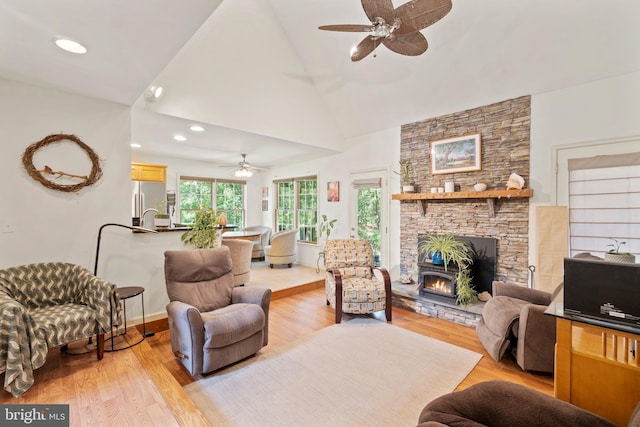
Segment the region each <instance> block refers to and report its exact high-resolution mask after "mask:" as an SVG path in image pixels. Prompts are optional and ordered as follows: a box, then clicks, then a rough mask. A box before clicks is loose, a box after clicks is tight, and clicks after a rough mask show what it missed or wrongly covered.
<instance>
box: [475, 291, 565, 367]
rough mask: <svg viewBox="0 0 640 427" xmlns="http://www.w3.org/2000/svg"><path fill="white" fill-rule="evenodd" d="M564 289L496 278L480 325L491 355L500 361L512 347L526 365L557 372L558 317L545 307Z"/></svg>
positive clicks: (524, 365)
mask: <svg viewBox="0 0 640 427" xmlns="http://www.w3.org/2000/svg"><path fill="white" fill-rule="evenodd" d="M561 289H562V285H559V286H558V287H557V288H556V289H555V290H554V291H553V292H552V293H551V292H544V291H540V290H536V289H530V288H526V287H524V286H519V285H513V284H510V283H505V282H499V281H494V282H493V298H491V299H490V300H489V301H487V303H486V304H485V306H484V308H483V309H482V318H481V319H480V321H479V322H478V325H477V326H476V333H477V334H478V338H479V339H480V342H481V343H482V345H483V346H484V348H485V349H486V350H487V352H488V353H489V355H490V356H491V357H492V358H493V359H494V360H495V361H500V359H502V357H503V356H504V354H505V353H506V351H507V350H508V349H510V348H511V349H512V351H513V353H514V356H515V358H516V362H517V363H518V365H519V366H520V367H521V368H522V369H524V370H526V371H537V372H553V360H554V350H555V344H556V319H555V317H553V316H548V315H546V314H544V311H545V310H546V309H547V307H548V306H549V304H550V303H551V300H552V299H553V298H554V297H555V296H556V294H557V293H558V292H560V290H561Z"/></svg>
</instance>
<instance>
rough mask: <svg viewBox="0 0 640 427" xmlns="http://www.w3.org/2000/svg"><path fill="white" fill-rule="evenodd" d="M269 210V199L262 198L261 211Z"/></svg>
mask: <svg viewBox="0 0 640 427" xmlns="http://www.w3.org/2000/svg"><path fill="white" fill-rule="evenodd" d="M268 210H269V201H268V200H263V201H262V212H266V211H268Z"/></svg>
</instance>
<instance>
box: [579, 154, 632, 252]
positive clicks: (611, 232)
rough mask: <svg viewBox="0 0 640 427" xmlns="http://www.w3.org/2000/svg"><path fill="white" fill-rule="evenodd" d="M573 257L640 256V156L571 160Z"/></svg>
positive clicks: (629, 155) (627, 155) (625, 155)
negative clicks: (615, 247)
mask: <svg viewBox="0 0 640 427" xmlns="http://www.w3.org/2000/svg"><path fill="white" fill-rule="evenodd" d="M569 222H570V235H571V240H570V246H571V255H572V256H573V255H575V254H576V253H580V252H591V253H592V254H594V255H598V256H603V254H604V252H606V251H608V250H609V249H611V248H612V247H611V246H608V245H610V244H612V243H613V241H612V240H611V239H616V240H618V241H622V242H626V244H624V245H622V247H621V248H620V250H621V251H622V252H631V253H635V254H640V153H629V154H622V155H614V156H596V157H590V158H585V159H571V160H569Z"/></svg>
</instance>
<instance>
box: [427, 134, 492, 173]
mask: <svg viewBox="0 0 640 427" xmlns="http://www.w3.org/2000/svg"><path fill="white" fill-rule="evenodd" d="M481 149H482V146H481V137H480V134H479V133H474V134H471V135H463V136H457V137H454V138H447V139H441V140H439V141H431V175H437V174H445V173H455V172H470V171H479V170H481V169H482V160H481V157H482V156H481Z"/></svg>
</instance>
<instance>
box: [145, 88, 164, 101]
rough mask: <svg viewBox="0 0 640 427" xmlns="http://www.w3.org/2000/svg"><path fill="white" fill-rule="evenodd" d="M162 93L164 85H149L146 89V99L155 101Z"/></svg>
mask: <svg viewBox="0 0 640 427" xmlns="http://www.w3.org/2000/svg"><path fill="white" fill-rule="evenodd" d="M161 95H162V86H149V87H148V88H147V89H146V90H145V91H144V99H146V100H147V101H149V102H155V101H156V100H157V99H158V98H160V96H161Z"/></svg>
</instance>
